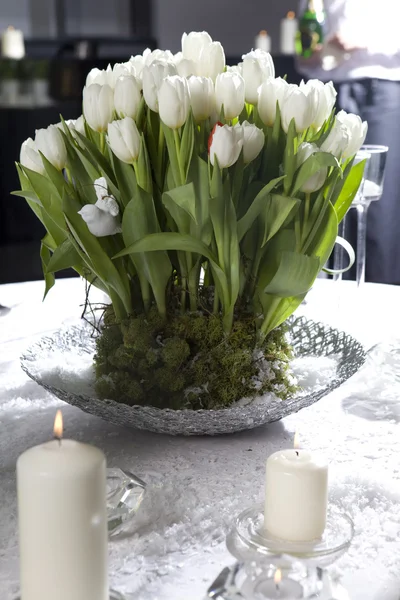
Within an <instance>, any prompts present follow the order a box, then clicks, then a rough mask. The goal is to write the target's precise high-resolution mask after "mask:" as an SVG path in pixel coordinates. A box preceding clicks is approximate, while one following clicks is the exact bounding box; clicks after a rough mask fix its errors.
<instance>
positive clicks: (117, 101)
mask: <svg viewBox="0 0 400 600" xmlns="http://www.w3.org/2000/svg"><path fill="white" fill-rule="evenodd" d="M141 99H142V94H141V84H140V82H139V80H138V79H136V77H134V76H133V75H128V76H126V77H120V78H119V79H118V81H117V83H116V84H115V89H114V106H115V112H116V113H117V115H118V117H119V118H120V119H122V118H124V117H131V118H132V119H136V117H137V113H138V110H139V106H140V101H141Z"/></svg>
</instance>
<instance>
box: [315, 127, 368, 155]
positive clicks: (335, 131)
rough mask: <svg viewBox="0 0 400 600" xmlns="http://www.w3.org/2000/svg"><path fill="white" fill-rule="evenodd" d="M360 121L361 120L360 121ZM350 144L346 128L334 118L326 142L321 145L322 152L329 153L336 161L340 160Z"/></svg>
mask: <svg viewBox="0 0 400 600" xmlns="http://www.w3.org/2000/svg"><path fill="white" fill-rule="evenodd" d="M360 121H361V119H360ZM349 142H350V135H349V132H348V130H347V127H346V126H345V125H343V123H341V122H340V121H339V120H338V118H337V117H336V119H335V122H334V124H333V127H332V129H331V130H330V132H329V135H328V137H327V138H326V140H325V141H324V142H323V143H322V144H321V150H322V151H323V152H330V153H331V154H333V155H334V156H336V158H337V159H339V160H340V159H341V158H342V156H343V153H344V151H345V150H346V148H347V147H348V145H349Z"/></svg>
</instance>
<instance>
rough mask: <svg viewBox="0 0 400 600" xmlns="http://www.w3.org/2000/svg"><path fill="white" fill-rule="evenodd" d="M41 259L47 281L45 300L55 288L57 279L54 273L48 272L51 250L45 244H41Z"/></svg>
mask: <svg viewBox="0 0 400 600" xmlns="http://www.w3.org/2000/svg"><path fill="white" fill-rule="evenodd" d="M40 258H41V261H42V271H43V278H44V281H45V290H44V296H43V300H44V299H45V298H46V296H47V294H48V293H49V291H50V290H51V288H52V287H53V285H54V284H55V282H56V278H55V277H54V273H49V272H48V270H47V266H48V264H49V262H50V258H51V253H50V250H49V249H48V248H47V246H46V245H45V244H44V243H43V241H42V243H41V246H40Z"/></svg>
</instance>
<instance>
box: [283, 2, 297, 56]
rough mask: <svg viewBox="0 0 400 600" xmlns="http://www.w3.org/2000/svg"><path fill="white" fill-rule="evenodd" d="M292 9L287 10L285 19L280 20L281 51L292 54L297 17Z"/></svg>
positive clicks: (293, 51)
mask: <svg viewBox="0 0 400 600" xmlns="http://www.w3.org/2000/svg"><path fill="white" fill-rule="evenodd" d="M295 16H296V15H295V14H294V12H293V11H289V12H288V14H287V15H286V18H285V19H282V21H281V39H280V45H281V53H282V54H294V53H295V41H296V33H297V19H295Z"/></svg>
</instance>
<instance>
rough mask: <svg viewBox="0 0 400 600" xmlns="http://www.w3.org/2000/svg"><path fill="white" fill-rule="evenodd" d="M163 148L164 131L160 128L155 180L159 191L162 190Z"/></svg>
mask: <svg viewBox="0 0 400 600" xmlns="http://www.w3.org/2000/svg"><path fill="white" fill-rule="evenodd" d="M164 146H165V136H164V130H163V128H162V127H161V126H160V128H159V130H158V153H157V179H158V182H157V184H158V187H159V189H160V190H161V191H162V189H163V163H164Z"/></svg>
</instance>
